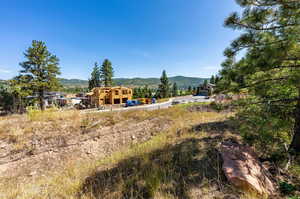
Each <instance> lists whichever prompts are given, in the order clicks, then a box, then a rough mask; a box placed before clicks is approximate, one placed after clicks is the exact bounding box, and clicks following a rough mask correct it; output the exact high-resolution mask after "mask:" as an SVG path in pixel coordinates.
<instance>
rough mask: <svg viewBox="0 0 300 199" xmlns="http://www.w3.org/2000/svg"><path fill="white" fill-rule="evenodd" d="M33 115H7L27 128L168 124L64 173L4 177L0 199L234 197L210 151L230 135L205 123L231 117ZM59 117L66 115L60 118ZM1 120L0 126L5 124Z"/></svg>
mask: <svg viewBox="0 0 300 199" xmlns="http://www.w3.org/2000/svg"><path fill="white" fill-rule="evenodd" d="M34 114H37V115H39V116H37V115H34V116H30V117H29V116H25V117H21V116H20V117H19V116H11V118H10V119H12V120H16V121H18V120H20V121H22V122H28V123H29V124H32V123H36V122H42V123H44V122H52V123H56V122H58V121H60V120H63V121H64V122H67V121H69V120H70V121H73V120H75V121H76V122H78V123H80V124H73V125H83V123H86V124H85V125H86V126H89V124H92V123H93V122H94V121H95V120H101V119H103V120H104V122H106V123H105V125H115V124H116V123H118V122H120V121H125V120H131V121H136V122H139V121H143V120H145V119H147V118H157V117H158V118H161V120H164V121H168V122H170V121H171V123H172V125H171V126H170V128H169V129H168V130H167V131H165V132H161V133H160V134H159V135H157V136H155V137H153V138H152V139H151V140H149V141H147V142H145V143H140V144H135V145H132V146H128V147H125V148H122V149H120V151H119V152H116V153H114V154H113V155H112V156H110V157H108V158H105V159H99V160H90V161H87V160H84V161H80V160H77V161H72V162H68V163H66V164H65V165H67V166H66V167H65V168H64V169H63V170H58V171H56V172H53V173H50V174H49V175H47V176H39V177H36V178H35V179H34V180H33V181H31V183H22V182H20V181H15V180H14V179H5V181H1V184H0V198H13V199H29V198H30V199H39V198H51V199H52V198H53V199H54V198H68V199H69V198H70V199H72V198H83V199H95V198H159V199H163V198H170V199H171V198H187V199H188V198H199V195H201V196H202V198H214V197H215V198H218V197H219V198H222V197H225V196H226V195H228V194H236V195H239V193H238V192H237V191H236V190H234V189H233V188H232V187H231V186H228V185H227V182H226V181H225V179H224V176H223V175H222V172H221V170H220V161H219V156H218V153H217V152H216V151H215V147H216V146H217V144H218V143H219V142H220V141H221V140H222V139H224V138H225V137H230V136H234V135H233V134H232V133H231V131H230V129H226V128H225V129H218V126H216V128H211V127H210V125H209V124H210V123H213V122H221V123H222V122H223V121H224V120H225V119H226V118H227V117H228V116H230V115H231V114H226V115H224V114H220V113H216V112H191V111H188V110H187V109H186V108H185V107H173V108H169V109H165V110H155V111H129V112H123V113H104V114H96V113H94V114H89V115H82V114H80V113H78V112H68V113H59V114H58V113H57V112H50V113H46V114H47V117H48V119H47V120H46V121H45V120H44V118H43V119H42V118H41V117H43V114H45V113H34ZM56 114H58V115H56ZM60 114H65V115H64V116H63V117H62V116H61V115H60ZM59 115H60V116H59ZM41 120H42V121H41ZM84 120H87V121H86V122H83V121H84ZM2 122H3V121H1V122H0V128H1V125H4V123H5V122H3V123H2ZM58 123H59V122H58ZM72 123H75V122H72ZM6 125H7V124H6ZM18 125H19V124H18ZM27 125H28V124H27ZM69 125H70V124H69ZM199 125H200V126H199ZM201 125H203V126H201ZM221 128H223V127H221ZM221 133H222V134H221ZM217 135H222V137H221V138H220V136H217ZM241 197H242V196H241ZM243 197H245V198H246V196H243Z"/></svg>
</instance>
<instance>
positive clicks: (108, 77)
mask: <svg viewBox="0 0 300 199" xmlns="http://www.w3.org/2000/svg"><path fill="white" fill-rule="evenodd" d="M113 76H114V71H113V67H112V64H111V62H110V61H109V60H108V59H105V60H104V62H103V64H102V66H101V68H100V77H101V80H102V82H103V84H104V86H106V87H110V86H112V84H113V80H112V78H113Z"/></svg>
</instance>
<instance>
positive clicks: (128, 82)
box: [60, 76, 208, 88]
mask: <svg viewBox="0 0 300 199" xmlns="http://www.w3.org/2000/svg"><path fill="white" fill-rule="evenodd" d="M205 79H208V78H197V77H184V76H175V77H170V78H169V80H170V82H171V83H175V82H176V84H177V85H178V87H179V88H188V87H189V86H192V87H196V86H199V84H201V83H203V81H204V80H205ZM60 82H61V83H62V85H63V86H65V87H87V86H88V81H87V80H80V79H63V78H62V79H60ZM159 83H160V80H159V78H115V79H114V84H115V85H122V86H130V87H141V86H145V85H148V86H149V87H155V88H156V87H157V86H158V84H159Z"/></svg>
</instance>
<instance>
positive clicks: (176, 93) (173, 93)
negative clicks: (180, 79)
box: [172, 82, 178, 97]
mask: <svg viewBox="0 0 300 199" xmlns="http://www.w3.org/2000/svg"><path fill="white" fill-rule="evenodd" d="M172 96H173V97H176V96H178V87H177V84H176V82H174V84H173V87H172Z"/></svg>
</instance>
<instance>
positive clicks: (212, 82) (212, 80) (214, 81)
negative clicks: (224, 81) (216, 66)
mask: <svg viewBox="0 0 300 199" xmlns="http://www.w3.org/2000/svg"><path fill="white" fill-rule="evenodd" d="M209 83H211V84H215V83H216V80H215V76H214V75H212V76H211V78H210V80H209Z"/></svg>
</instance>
